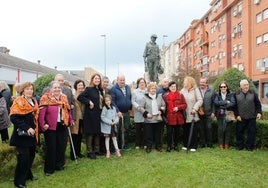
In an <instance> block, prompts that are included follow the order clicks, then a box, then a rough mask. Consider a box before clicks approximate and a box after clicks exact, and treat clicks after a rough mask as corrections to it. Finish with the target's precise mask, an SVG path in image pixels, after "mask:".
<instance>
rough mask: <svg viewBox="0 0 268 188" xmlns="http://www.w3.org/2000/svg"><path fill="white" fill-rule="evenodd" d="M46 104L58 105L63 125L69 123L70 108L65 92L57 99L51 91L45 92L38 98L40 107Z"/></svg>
mask: <svg viewBox="0 0 268 188" xmlns="http://www.w3.org/2000/svg"><path fill="white" fill-rule="evenodd" d="M46 106H58V107H59V108H60V117H61V121H62V122H63V123H64V125H65V126H68V125H69V111H70V110H71V108H70V105H69V103H68V99H67V96H66V95H65V94H61V95H60V97H59V99H57V98H56V97H55V96H54V95H53V94H52V93H51V92H47V93H45V94H44V95H43V96H42V97H41V99H40V108H43V107H46Z"/></svg>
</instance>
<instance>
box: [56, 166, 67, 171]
mask: <svg viewBox="0 0 268 188" xmlns="http://www.w3.org/2000/svg"><path fill="white" fill-rule="evenodd" d="M64 169H65V167H64V166H61V167H58V168H56V170H57V171H62V170H64Z"/></svg>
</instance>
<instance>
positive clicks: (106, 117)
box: [101, 106, 119, 134]
mask: <svg viewBox="0 0 268 188" xmlns="http://www.w3.org/2000/svg"><path fill="white" fill-rule="evenodd" d="M112 122H116V123H117V124H118V122H119V117H118V115H117V112H116V108H115V106H111V108H108V107H106V106H104V107H103V109H102V112H101V132H102V133H104V134H111V126H112V125H111V124H112Z"/></svg>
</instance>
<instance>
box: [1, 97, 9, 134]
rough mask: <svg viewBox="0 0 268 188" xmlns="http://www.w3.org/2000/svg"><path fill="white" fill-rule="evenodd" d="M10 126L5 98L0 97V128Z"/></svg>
mask: <svg viewBox="0 0 268 188" xmlns="http://www.w3.org/2000/svg"><path fill="white" fill-rule="evenodd" d="M9 126H10V120H9V116H8V111H7V106H6V100H5V98H4V97H1V98H0V130H3V129H6V128H8V127H9Z"/></svg>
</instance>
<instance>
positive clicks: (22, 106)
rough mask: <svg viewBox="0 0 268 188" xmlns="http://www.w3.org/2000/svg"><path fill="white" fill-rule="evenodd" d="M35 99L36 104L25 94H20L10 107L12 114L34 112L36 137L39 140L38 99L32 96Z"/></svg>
mask: <svg viewBox="0 0 268 188" xmlns="http://www.w3.org/2000/svg"><path fill="white" fill-rule="evenodd" d="M32 100H33V101H34V106H32V105H31V104H30V103H29V102H28V101H27V99H26V98H25V97H24V96H18V97H17V98H16V99H15V100H14V101H13V104H12V106H11V108H10V115H12V114H19V115H25V114H29V113H32V114H33V116H34V124H35V138H36V141H38V114H39V108H38V104H37V101H36V99H34V98H32Z"/></svg>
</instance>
